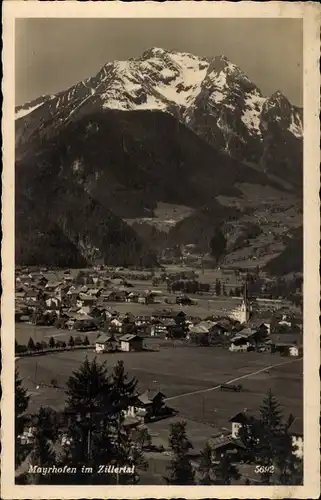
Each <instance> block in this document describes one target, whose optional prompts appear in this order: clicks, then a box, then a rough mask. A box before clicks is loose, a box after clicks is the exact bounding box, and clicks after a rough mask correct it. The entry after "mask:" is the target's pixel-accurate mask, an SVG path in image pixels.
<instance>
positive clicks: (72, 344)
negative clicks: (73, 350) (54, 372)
mask: <svg viewBox="0 0 321 500" xmlns="http://www.w3.org/2000/svg"><path fill="white" fill-rule="evenodd" d="M68 345H69V347H74V345H75V341H74V337H73V336H72V335H70V338H69V340H68Z"/></svg>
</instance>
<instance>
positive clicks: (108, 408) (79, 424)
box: [62, 358, 115, 484]
mask: <svg viewBox="0 0 321 500" xmlns="http://www.w3.org/2000/svg"><path fill="white" fill-rule="evenodd" d="M66 393H67V403H66V407H65V414H66V417H67V420H68V429H69V431H68V434H69V438H70V440H71V445H70V446H69V447H67V448H66V449H65V451H64V454H63V457H62V462H63V464H67V465H69V466H71V467H77V471H78V474H77V478H75V477H73V478H70V481H72V482H75V481H77V482H78V483H79V484H110V483H112V482H113V480H114V478H113V476H112V475H110V474H108V475H99V474H96V473H95V472H93V474H81V473H80V470H81V467H82V466H86V467H90V466H91V467H93V470H94V471H95V470H96V469H97V468H96V465H95V464H97V463H102V464H103V463H106V464H110V463H112V460H113V457H114V456H115V445H114V442H113V435H114V433H113V432H112V429H111V423H113V418H114V408H113V404H112V397H113V387H112V384H111V382H110V381H109V377H108V372H107V367H106V363H103V364H99V363H97V360H96V358H95V359H94V360H93V361H91V362H89V361H88V359H87V358H86V359H85V361H84V363H83V364H82V365H81V366H80V367H79V369H78V370H77V371H75V372H74V373H73V374H72V375H71V376H70V377H69V379H68V381H67V391H66ZM65 480H66V481H67V480H68V478H65Z"/></svg>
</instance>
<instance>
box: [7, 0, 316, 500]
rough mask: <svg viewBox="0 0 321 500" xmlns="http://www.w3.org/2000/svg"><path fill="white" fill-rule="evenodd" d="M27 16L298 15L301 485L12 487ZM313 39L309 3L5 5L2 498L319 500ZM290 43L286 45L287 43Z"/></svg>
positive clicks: (313, 15) (313, 18) (313, 23)
mask: <svg viewBox="0 0 321 500" xmlns="http://www.w3.org/2000/svg"><path fill="white" fill-rule="evenodd" d="M27 17H32V18H35V17H48V18H49V17H50V18H55V17H64V18H67V17H69V18H71V17H75V18H86V17H88V18H89V17H91V18H95V17H96V18H102V17H110V18H119V17H127V18H130V17H136V18H143V17H144V18H149V17H159V18H162V17H178V18H182V17H184V18H187V17H189V18H195V17H197V18H202V17H220V18H225V17H230V18H248V17H252V18H263V17H264V18H269V17H279V18H303V22H304V331H305V336H304V457H305V461H304V485H303V486H295V487H293V486H291V487H287V486H250V487H249V486H228V487H227V486H190V487H185V486H141V485H137V486H130V487H128V486H61V487H60V486H29V485H28V486H17V485H15V484H14V445H13V443H14V425H13V422H14V417H13V415H14V314H13V311H14V105H15V103H14V90H13V89H14V55H15V50H14V48H15V47H14V43H15V42H14V40H15V39H14V21H15V18H27ZM319 36H320V7H319V5H318V4H315V3H313V2H302V3H294V2H293V3H292V2H264V3H257V2H238V3H234V2H210V3H209V2H170V3H167V2H165V3H154V2H133V3H131V4H128V3H123V2H112V3H109V2H105V3H104V2H98V3H95V2H86V3H78V2H71V1H69V2H53V3H50V2H48V3H41V2H21V1H12V2H4V4H3V53H2V59H3V68H4V69H3V73H4V77H3V82H2V91H3V99H4V101H3V121H2V135H3V174H2V175H3V177H2V179H3V188H2V231H3V240H2V262H3V266H2V287H3V295H2V301H1V316H2V331H1V341H2V406H1V410H2V429H1V441H2V455H1V469H2V470H1V491H2V498H4V499H10V500H11V499H26V498H29V499H45V498H46V499H57V498H59V499H64V498H66V499H77V498H115V499H116V498H127V499H140V498H174V497H180V498H188V499H195V498H262V497H265V498H290V497H292V498H308V497H310V498H318V497H319V493H320V454H319V443H320V429H319V416H320V380H319V366H320V326H319V321H318V316H319V298H320V281H319V273H318V268H319V239H320V238H319V235H320V206H319V196H318V195H319V185H320V178H319V164H320V148H319V137H320V136H319V133H320V130H319V108H320V104H319V103H320V75H319V65H318V61H319V55H320V47H319ZM289 43H290V41H289Z"/></svg>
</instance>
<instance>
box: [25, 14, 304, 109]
mask: <svg viewBox="0 0 321 500" xmlns="http://www.w3.org/2000/svg"><path fill="white" fill-rule="evenodd" d="M302 33H303V29H302V22H301V20H299V19H18V20H16V44H15V46H16V60H15V69H16V88H15V92H16V105H19V104H23V103H25V102H27V101H30V100H32V99H35V98H37V97H38V96H40V95H44V94H52V93H57V92H58V91H60V90H65V89H66V88H68V87H70V86H71V85H73V84H75V83H76V82H77V81H79V80H82V79H84V78H86V77H88V76H92V75H94V74H96V73H97V71H98V70H99V69H100V68H101V67H102V66H103V65H104V64H105V63H106V62H107V61H112V60H126V59H129V58H131V57H138V56H140V55H141V54H142V52H143V51H144V50H146V49H148V48H150V47H155V46H156V47H162V48H164V49H168V50H177V51H183V52H191V53H193V54H195V55H198V56H207V57H213V56H216V55H220V54H224V55H225V56H226V57H228V58H229V59H230V60H231V61H232V62H233V63H235V64H237V65H238V66H240V67H241V68H242V69H243V71H245V73H246V74H247V75H248V76H249V78H250V79H251V80H252V81H253V82H255V84H256V85H257V86H258V87H259V88H260V89H261V91H262V93H263V95H270V94H272V93H274V92H275V91H276V90H281V91H282V92H283V93H284V94H285V95H286V96H287V97H288V98H289V99H290V101H291V102H292V103H293V104H296V105H299V106H302V93H303V67H302V65H303V62H302V61H303V36H302Z"/></svg>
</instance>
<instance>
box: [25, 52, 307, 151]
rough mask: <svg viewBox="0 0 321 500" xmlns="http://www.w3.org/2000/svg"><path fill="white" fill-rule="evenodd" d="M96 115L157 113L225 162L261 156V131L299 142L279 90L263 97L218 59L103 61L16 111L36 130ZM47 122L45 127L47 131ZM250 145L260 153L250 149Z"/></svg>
mask: <svg viewBox="0 0 321 500" xmlns="http://www.w3.org/2000/svg"><path fill="white" fill-rule="evenodd" d="M101 109H103V110H104V109H119V110H125V111H132V110H161V111H164V112H166V113H170V114H173V115H174V116H175V117H176V118H178V119H179V120H180V121H181V122H183V123H184V124H185V125H187V126H188V127H190V128H191V129H193V130H194V131H195V132H196V133H198V134H199V135H200V136H201V137H203V138H205V140H207V141H208V142H210V143H213V144H215V146H216V147H219V148H222V149H223V150H224V151H226V152H228V153H229V154H231V155H232V156H234V155H238V154H240V153H239V151H241V150H242V151H243V152H242V153H241V154H242V155H245V157H246V155H247V154H248V153H247V151H248V150H250V149H251V148H252V146H250V147H249V144H252V145H253V144H254V143H255V144H256V145H255V144H254V146H253V148H254V149H253V148H252V149H253V151H254V152H253V154H252V152H251V153H250V158H251V160H252V159H253V158H254V159H255V158H256V155H257V150H258V149H260V147H261V146H260V143H261V142H262V133H264V131H265V130H266V127H268V126H270V125H268V124H271V123H275V122H280V121H281V120H282V124H284V127H285V128H286V129H287V130H288V131H289V132H290V133H292V134H293V135H295V136H296V137H298V138H299V137H302V117H301V115H300V113H299V112H298V110H297V109H296V108H294V107H293V106H292V105H291V104H290V103H289V101H288V100H287V99H286V97H284V96H283V94H282V93H281V92H280V91H277V92H275V93H274V94H273V95H272V96H270V97H269V98H265V97H263V96H262V94H261V92H260V90H259V89H258V87H257V86H256V85H255V84H254V83H253V82H252V81H251V80H250V79H249V78H248V76H247V75H246V74H245V73H244V72H243V71H242V70H241V69H240V68H239V67H238V66H237V65H235V64H234V63H232V62H231V61H230V60H229V59H228V58H227V57H226V56H225V55H218V56H215V57H212V58H209V57H202V56H198V55H195V54H191V53H188V52H180V51H176V50H167V49H163V48H160V47H151V48H148V49H147V50H145V51H144V52H143V53H142V54H141V56H139V57H135V58H131V59H128V60H124V61H108V62H107V63H106V64H105V65H104V66H103V67H102V68H101V70H100V71H99V72H98V73H97V74H96V75H95V76H93V77H90V78H86V79H85V80H83V81H81V82H79V83H77V84H76V85H74V86H72V87H70V88H69V89H67V90H66V91H65V92H59V93H58V94H56V95H55V96H44V97H41V98H39V99H37V100H35V101H33V102H31V103H28V104H26V105H24V106H20V107H18V108H16V117H17V118H21V119H24V118H26V117H27V119H28V127H29V126H30V120H32V117H34V116H35V117H37V119H36V120H35V121H34V123H35V124H36V125H35V132H36V130H38V127H43V128H44V129H45V127H47V126H50V123H52V121H55V123H56V127H59V126H63V124H65V123H67V121H68V120H70V119H74V118H75V117H76V116H77V113H79V112H81V113H86V112H90V111H93V110H95V111H97V110H101ZM47 123H48V125H47ZM257 144H258V145H259V146H257Z"/></svg>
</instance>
